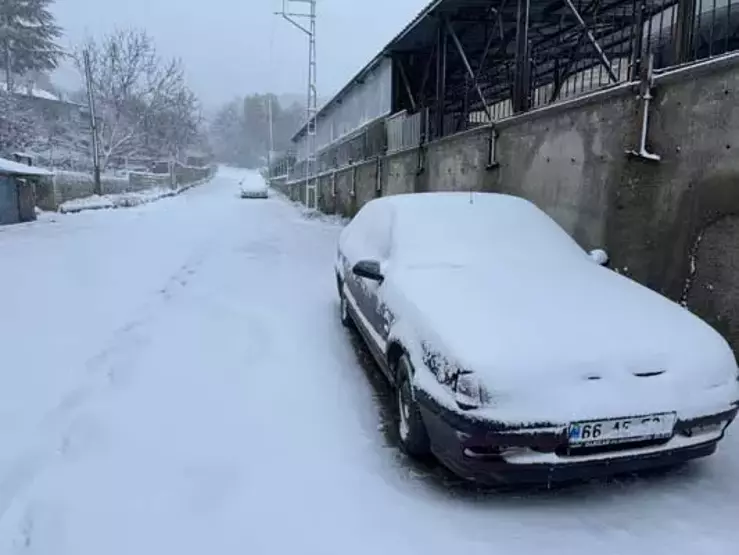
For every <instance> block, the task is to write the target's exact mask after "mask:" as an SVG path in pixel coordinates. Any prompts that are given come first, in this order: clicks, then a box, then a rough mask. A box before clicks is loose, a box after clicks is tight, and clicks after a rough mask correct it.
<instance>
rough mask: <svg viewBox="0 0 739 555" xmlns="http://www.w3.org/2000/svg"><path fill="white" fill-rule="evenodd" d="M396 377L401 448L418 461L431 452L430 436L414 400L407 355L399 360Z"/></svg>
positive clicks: (398, 429)
mask: <svg viewBox="0 0 739 555" xmlns="http://www.w3.org/2000/svg"><path fill="white" fill-rule="evenodd" d="M396 376H397V389H396V406H397V413H396V414H397V422H398V428H397V431H398V439H399V440H400V446H401V447H402V448H403V451H405V452H406V453H407V454H408V455H410V456H411V457H414V458H418V459H420V458H424V457H427V456H428V455H429V453H430V452H431V447H430V441H429V435H428V432H427V431H426V425H425V424H424V423H423V417H422V416H421V410H420V409H419V408H418V404H417V403H416V400H415V399H414V398H413V386H412V383H411V376H413V367H412V366H411V362H410V360H409V359H408V356H407V355H403V356H401V357H400V360H398V364H397V367H396Z"/></svg>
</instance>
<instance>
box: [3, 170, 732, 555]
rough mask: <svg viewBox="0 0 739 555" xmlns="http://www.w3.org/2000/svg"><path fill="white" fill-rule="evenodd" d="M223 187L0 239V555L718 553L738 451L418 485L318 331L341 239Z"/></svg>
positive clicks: (58, 221)
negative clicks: (480, 486) (528, 479)
mask: <svg viewBox="0 0 739 555" xmlns="http://www.w3.org/2000/svg"><path fill="white" fill-rule="evenodd" d="M240 175H243V174H242V173H240V172H238V171H236V170H230V171H225V170H224V171H222V172H221V174H220V175H219V176H218V177H217V178H216V179H215V180H213V181H212V182H211V183H209V184H207V185H204V186H203V187H198V188H194V189H192V190H191V191H188V192H187V193H185V194H183V195H181V196H178V197H174V198H171V199H164V200H162V201H161V202H158V203H153V204H147V205H143V206H139V207H136V208H132V209H130V210H117V211H93V212H85V213H82V214H75V215H64V216H56V217H54V218H44V219H43V220H42V221H40V222H36V223H35V224H32V225H24V226H17V227H12V228H3V229H2V230H1V231H0V259H1V260H3V261H5V262H4V264H3V266H2V272H0V295H2V299H1V301H0V307H2V311H1V312H0V353H1V355H2V359H1V360H2V364H0V432H1V433H2V442H0V553H3V554H6V553H8V554H15V553H24V554H51V553H53V554H55V555H99V554H101V553H104V554H106V555H119V554H126V555H130V554H134V553H135V554H137V555H146V554H152V555H161V554H163V553H177V554H178V555H189V554H193V555H194V554H199V555H200V554H203V553H218V554H237V553H238V554H243V553H254V554H280V555H281V554H284V553H301V554H321V555H325V554H342V555H343V554H344V553H347V552H348V553H352V554H359V555H363V554H372V555H376V554H377V553H392V554H395V553H398V554H400V553H403V554H404V555H405V554H408V553H424V554H443V555H447V554H448V553H452V552H455V553H464V554H465V555H468V554H469V555H475V554H486V555H490V554H491V553H510V552H516V553H525V554H539V553H546V554H550V553H562V554H569V555H572V554H581V553H582V554H591V553H597V554H598V555H611V554H613V555H616V554H618V555H623V554H624V553H651V554H662V553H665V554H670V555H674V554H683V553H685V554H693V553H700V554H701V555H705V554H724V553H726V554H728V553H735V552H736V545H737V544H738V543H739V527H737V526H736V515H737V512H738V511H737V509H738V508H739V434H737V433H736V431H734V433H733V434H732V435H731V436H730V437H729V438H728V439H727V440H726V442H725V443H724V444H723V445H722V449H721V451H720V452H719V453H718V454H717V455H716V456H715V457H713V458H712V459H709V460H707V461H704V462H700V463H697V464H693V465H690V466H687V467H685V468H683V469H680V470H678V471H676V472H672V473H669V474H666V475H661V476H656V477H651V478H641V479H629V480H621V481H616V482H611V483H608V484H602V483H601V484H594V485H585V486H576V487H570V488H566V489H563V490H557V491H552V492H546V491H545V492H529V493H526V492H519V493H510V492H508V493H506V492H492V493H484V494H483V493H474V492H470V491H468V490H466V489H463V488H456V487H455V488H452V489H448V488H446V487H445V486H444V485H443V484H442V483H440V481H438V480H435V479H434V478H433V476H432V477H424V476H423V475H422V474H421V473H420V471H419V469H418V467H416V466H414V465H410V464H408V463H407V461H406V460H405V459H404V457H403V456H401V455H400V454H399V452H398V450H397V448H396V447H395V446H394V445H393V443H392V442H391V441H389V440H387V439H386V438H385V435H384V434H383V433H382V431H381V430H380V429H379V428H380V427H381V426H382V424H383V417H382V414H383V412H382V410H381V408H382V407H380V406H379V405H378V402H377V400H376V393H375V390H373V388H372V386H371V385H370V383H369V382H368V380H367V377H366V374H365V373H364V370H363V368H362V366H361V365H360V363H359V359H360V357H358V355H357V352H356V350H355V349H354V347H353V346H352V345H353V343H352V341H351V338H350V337H349V335H348V334H347V332H345V331H344V330H343V329H342V327H341V325H340V324H339V322H338V318H337V304H336V291H335V283H334V277H333V274H332V262H333V258H334V255H335V249H336V240H337V238H338V234H339V231H340V227H339V226H337V225H334V224H331V223H327V222H324V221H320V220H306V219H305V218H304V217H302V216H301V214H300V213H299V212H298V211H297V210H296V209H295V208H294V207H293V206H291V205H289V204H288V203H285V202H284V201H283V200H281V199H279V198H275V197H273V198H271V199H268V200H266V201H260V202H252V201H248V200H241V199H239V198H238V181H239V179H240ZM251 178H253V179H259V178H258V177H257V176H252V177H251Z"/></svg>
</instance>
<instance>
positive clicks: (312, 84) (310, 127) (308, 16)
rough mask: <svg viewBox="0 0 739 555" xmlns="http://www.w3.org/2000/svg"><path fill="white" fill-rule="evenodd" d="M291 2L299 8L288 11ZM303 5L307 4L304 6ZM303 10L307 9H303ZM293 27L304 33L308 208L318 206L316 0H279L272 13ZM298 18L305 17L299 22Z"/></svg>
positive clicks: (291, 4)
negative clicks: (306, 94)
mask: <svg viewBox="0 0 739 555" xmlns="http://www.w3.org/2000/svg"><path fill="white" fill-rule="evenodd" d="M294 4H303V5H304V9H303V11H295V12H293V11H290V10H291V6H293V5H294ZM306 5H307V7H305V6H306ZM306 10H307V11H306ZM276 15H279V16H282V17H283V18H284V19H285V20H287V21H288V22H290V23H291V24H292V25H294V26H295V27H296V28H298V29H299V30H301V31H302V32H303V33H305V34H306V35H308V103H307V105H306V122H307V123H306V135H307V136H306V139H307V145H306V146H307V152H306V164H305V179H306V181H305V183H306V186H305V189H306V190H305V193H306V194H305V196H306V204H307V205H308V208H317V206H318V177H317V175H316V174H317V173H318V161H317V152H316V151H317V140H316V115H317V114H318V89H317V87H316V69H317V67H318V64H317V62H316V0H282V11H281V12H276ZM299 20H307V21H308V24H307V26H306V25H303V24H302V23H300V21H299Z"/></svg>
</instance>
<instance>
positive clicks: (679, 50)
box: [674, 0, 728, 64]
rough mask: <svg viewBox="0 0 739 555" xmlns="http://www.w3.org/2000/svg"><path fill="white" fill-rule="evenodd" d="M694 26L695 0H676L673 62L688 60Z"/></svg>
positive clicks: (679, 62)
mask: <svg viewBox="0 0 739 555" xmlns="http://www.w3.org/2000/svg"><path fill="white" fill-rule="evenodd" d="M694 28H695V0H678V4H677V20H676V21H675V41H674V46H675V49H674V56H675V62H674V63H675V64H683V63H685V62H689V61H690V54H691V52H692V51H693V29H694ZM727 32H728V31H727Z"/></svg>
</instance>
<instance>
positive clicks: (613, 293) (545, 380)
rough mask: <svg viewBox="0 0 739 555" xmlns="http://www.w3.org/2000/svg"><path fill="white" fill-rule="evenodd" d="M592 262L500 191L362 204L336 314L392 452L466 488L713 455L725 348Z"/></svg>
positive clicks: (728, 372) (352, 227)
mask: <svg viewBox="0 0 739 555" xmlns="http://www.w3.org/2000/svg"><path fill="white" fill-rule="evenodd" d="M606 260H607V256H606V254H605V252H604V251H601V250H598V251H593V252H592V253H586V252H585V251H583V250H582V249H581V248H580V247H579V246H578V245H577V244H576V243H575V241H574V240H573V239H572V238H571V237H570V236H569V235H567V233H565V231H564V230H563V229H562V228H560V227H559V226H558V225H557V224H556V223H555V222H554V221H553V220H552V219H551V218H549V217H548V216H547V215H546V214H545V213H544V212H542V211H541V210H539V209H538V208H537V207H536V206H534V205H533V204H532V203H530V202H528V201H526V200H523V199H521V198H517V197H513V196H507V195H499V194H474V195H470V194H469V193H424V194H414V195H400V196H393V197H386V198H382V199H377V200H373V201H371V202H369V203H368V204H367V205H365V206H364V207H363V208H362V209H361V210H360V212H359V213H358V214H357V216H356V217H355V218H354V219H353V220H352V222H351V223H350V224H349V225H348V226H347V227H346V228H345V229H344V230H343V232H342V234H341V237H340V241H339V248H338V256H337V260H336V268H335V270H336V279H337V285H338V290H339V297H340V301H341V319H342V321H343V323H344V324H346V325H356V327H357V328H358V329H359V331H360V332H361V334H362V335H363V336H364V339H365V340H366V342H367V344H368V346H369V350H370V351H371V352H372V354H373V355H374V357H375V358H376V359H377V362H378V363H379V366H380V368H381V369H382V371H383V372H384V373H385V374H386V376H387V378H388V379H389V381H390V383H391V384H392V385H393V386H394V387H395V389H396V392H397V408H398V413H397V423H398V435H399V437H400V442H401V444H402V446H403V447H404V449H405V450H406V451H407V452H408V453H410V454H411V455H416V456H423V455H426V454H427V453H429V452H430V453H433V454H435V455H436V456H437V458H438V459H440V460H441V461H442V462H443V463H444V464H446V465H447V466H448V467H449V468H451V469H452V470H453V471H455V472H456V473H458V474H459V475H461V476H463V477H466V478H469V479H472V480H476V481H479V482H500V481H511V482H520V481H525V482H531V481H533V482H551V481H555V480H566V479H570V478H576V477H590V476H594V475H603V474H615V473H620V472H625V471H633V470H639V469H644V468H647V467H655V466H666V465H671V464H674V463H679V462H682V461H687V460H690V459H694V458H698V457H703V456H707V455H710V454H711V453H713V452H714V451H715V449H716V445H717V443H718V442H719V441H720V440H721V439H722V438H723V437H724V432H725V430H726V428H727V427H728V426H729V425H730V423H731V422H732V421H733V420H734V418H735V417H736V414H737V409H738V408H739V381H738V380H739V375H738V373H737V364H736V360H735V358H734V354H733V352H732V350H731V348H730V347H729V345H728V344H727V342H726V341H725V340H724V339H723V338H722V337H721V336H720V335H719V334H718V333H717V332H716V331H714V330H713V329H712V328H711V327H709V326H708V325H707V324H706V323H704V322H703V321H701V320H700V319H698V318H697V317H696V316H694V315H692V314H691V313H690V312H688V311H687V310H685V309H683V308H682V307H680V306H679V305H677V304H675V303H673V302H671V301H669V300H668V299H666V298H665V297H663V296H661V295H659V294H657V293H655V292H653V291H651V290H650V289H647V288H646V287H643V286H641V285H639V284H637V283H636V282H634V281H632V280H630V279H628V278H626V277H623V276H621V275H619V274H617V273H615V272H613V271H611V270H609V269H607V268H604V267H603V266H602V264H604V263H605V262H606Z"/></svg>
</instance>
